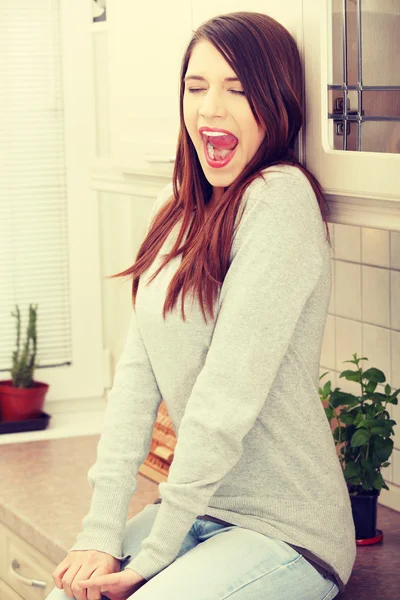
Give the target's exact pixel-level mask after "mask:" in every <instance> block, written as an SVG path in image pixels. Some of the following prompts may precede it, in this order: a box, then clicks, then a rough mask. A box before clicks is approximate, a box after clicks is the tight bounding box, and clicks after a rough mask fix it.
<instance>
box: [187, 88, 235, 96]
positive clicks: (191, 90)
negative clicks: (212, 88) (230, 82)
mask: <svg viewBox="0 0 400 600" xmlns="http://www.w3.org/2000/svg"><path fill="white" fill-rule="evenodd" d="M202 91H204V88H189V89H188V92H190V93H191V94H195V93H196V92H202ZM228 92H232V94H241V95H242V96H244V95H245V94H244V92H239V90H228Z"/></svg>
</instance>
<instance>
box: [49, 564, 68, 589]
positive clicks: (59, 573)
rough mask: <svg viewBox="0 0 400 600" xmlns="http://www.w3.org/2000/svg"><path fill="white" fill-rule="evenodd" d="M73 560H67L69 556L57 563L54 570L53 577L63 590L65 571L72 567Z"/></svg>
mask: <svg viewBox="0 0 400 600" xmlns="http://www.w3.org/2000/svg"><path fill="white" fill-rule="evenodd" d="M70 564H71V561H70V560H67V557H66V558H65V559H64V560H62V561H61V562H60V564H59V565H57V567H56V568H55V569H54V571H53V572H52V574H51V576H52V578H53V581H54V584H55V586H56V587H58V589H59V590H62V587H63V586H62V580H61V579H62V577H63V575H64V573H65V571H67V570H68V569H69V567H70Z"/></svg>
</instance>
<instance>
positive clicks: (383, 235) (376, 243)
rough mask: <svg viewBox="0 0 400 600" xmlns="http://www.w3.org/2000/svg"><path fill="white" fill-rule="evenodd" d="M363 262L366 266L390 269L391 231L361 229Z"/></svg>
mask: <svg viewBox="0 0 400 600" xmlns="http://www.w3.org/2000/svg"><path fill="white" fill-rule="evenodd" d="M361 262H362V263H363V264H364V265H377V266H379V267H389V266H390V258H389V231H384V230H383V229H369V228H368V227H363V228H362V229H361Z"/></svg>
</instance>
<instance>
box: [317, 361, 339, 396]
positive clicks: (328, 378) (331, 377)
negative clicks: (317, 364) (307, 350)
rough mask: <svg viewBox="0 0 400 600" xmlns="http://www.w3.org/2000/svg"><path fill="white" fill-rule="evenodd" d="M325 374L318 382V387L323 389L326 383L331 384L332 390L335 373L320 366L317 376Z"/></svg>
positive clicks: (334, 385) (332, 388) (334, 382)
mask: <svg viewBox="0 0 400 600" xmlns="http://www.w3.org/2000/svg"><path fill="white" fill-rule="evenodd" d="M324 373H326V375H325V377H323V378H322V379H321V380H320V382H319V387H323V386H324V385H325V383H326V382H327V381H330V382H331V390H334V389H335V387H336V373H335V371H332V370H331V369H329V368H327V367H324V366H322V367H321V368H320V370H319V376H320V377H321V375H323V374H324Z"/></svg>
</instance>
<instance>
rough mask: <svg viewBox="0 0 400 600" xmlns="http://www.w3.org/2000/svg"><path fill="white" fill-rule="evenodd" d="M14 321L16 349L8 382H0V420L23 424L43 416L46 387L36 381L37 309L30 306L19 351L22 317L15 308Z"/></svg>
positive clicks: (46, 385)
mask: <svg viewBox="0 0 400 600" xmlns="http://www.w3.org/2000/svg"><path fill="white" fill-rule="evenodd" d="M11 315H12V316H13V317H15V318H16V319H17V342H16V349H15V350H14V352H13V354H12V368H11V379H7V380H5V381H0V418H1V420H2V421H24V420H25V419H32V418H36V417H39V416H40V415H41V413H42V408H43V404H44V399H45V395H46V393H47V390H48V389H49V386H48V384H47V383H42V382H41V381H35V380H34V379H33V374H34V370H35V367H36V366H37V365H36V362H35V360H36V350H37V335H36V318H37V305H36V306H34V305H32V304H30V305H29V322H28V326H27V331H26V340H25V344H24V347H23V348H21V347H20V339H21V315H20V310H19V307H18V305H16V312H13V313H11Z"/></svg>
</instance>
